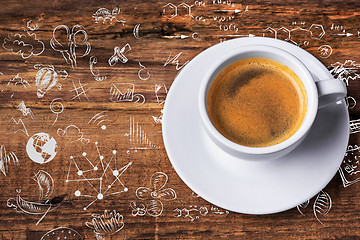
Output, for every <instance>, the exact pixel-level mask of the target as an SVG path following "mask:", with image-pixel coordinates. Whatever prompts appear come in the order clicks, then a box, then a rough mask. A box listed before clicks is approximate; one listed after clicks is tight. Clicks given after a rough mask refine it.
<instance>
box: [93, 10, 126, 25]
mask: <svg viewBox="0 0 360 240" xmlns="http://www.w3.org/2000/svg"><path fill="white" fill-rule="evenodd" d="M119 14H120V8H117V7H115V8H114V9H113V10H112V11H110V10H109V9H107V8H99V9H98V10H97V11H96V12H95V13H94V14H93V15H92V17H93V18H94V20H95V23H99V22H100V21H102V24H105V23H106V22H107V21H108V22H110V24H112V23H113V21H116V22H120V23H122V24H123V25H124V23H126V21H124V20H119V19H117V17H116V16H118V15H119Z"/></svg>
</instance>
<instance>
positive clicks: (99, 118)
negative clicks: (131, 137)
mask: <svg viewBox="0 0 360 240" xmlns="http://www.w3.org/2000/svg"><path fill="white" fill-rule="evenodd" d="M106 112H107V111H102V112H99V113H97V114H95V115H94V116H93V117H92V118H91V119H90V121H89V122H88V124H91V123H94V124H95V123H96V125H97V126H99V125H101V124H102V123H103V122H106V121H109V119H107V118H106V114H105V113H106ZM100 128H101V129H102V130H106V125H105V124H102V125H101V126H100Z"/></svg>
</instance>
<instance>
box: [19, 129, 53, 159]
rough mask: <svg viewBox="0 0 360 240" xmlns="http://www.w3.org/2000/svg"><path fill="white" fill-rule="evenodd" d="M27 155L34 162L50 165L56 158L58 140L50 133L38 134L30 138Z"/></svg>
mask: <svg viewBox="0 0 360 240" xmlns="http://www.w3.org/2000/svg"><path fill="white" fill-rule="evenodd" d="M26 153H27V155H28V156H29V158H30V159H31V160H32V161H33V162H36V163H40V164H44V163H48V162H50V161H51V160H53V159H54V158H55V156H56V153H57V143H56V140H55V138H53V137H51V136H50V135H49V134H48V133H44V132H40V133H36V134H34V135H33V136H32V137H30V138H29V140H28V142H27V144H26Z"/></svg>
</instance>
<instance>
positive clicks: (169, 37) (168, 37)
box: [162, 34, 189, 39]
mask: <svg viewBox="0 0 360 240" xmlns="http://www.w3.org/2000/svg"><path fill="white" fill-rule="evenodd" d="M162 38H167V39H186V38H189V36H187V35H184V34H181V35H176V36H162Z"/></svg>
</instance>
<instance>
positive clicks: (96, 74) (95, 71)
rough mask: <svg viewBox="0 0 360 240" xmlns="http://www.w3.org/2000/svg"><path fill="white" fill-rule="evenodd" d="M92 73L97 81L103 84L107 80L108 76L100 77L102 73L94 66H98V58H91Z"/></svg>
mask: <svg viewBox="0 0 360 240" xmlns="http://www.w3.org/2000/svg"><path fill="white" fill-rule="evenodd" d="M89 61H90V72H91V74H92V75H93V76H94V79H95V81H97V82H101V81H104V80H106V79H107V76H102V77H100V73H99V70H98V69H95V67H94V65H95V64H97V62H98V60H97V58H96V57H94V56H91V57H90V60H89Z"/></svg>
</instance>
